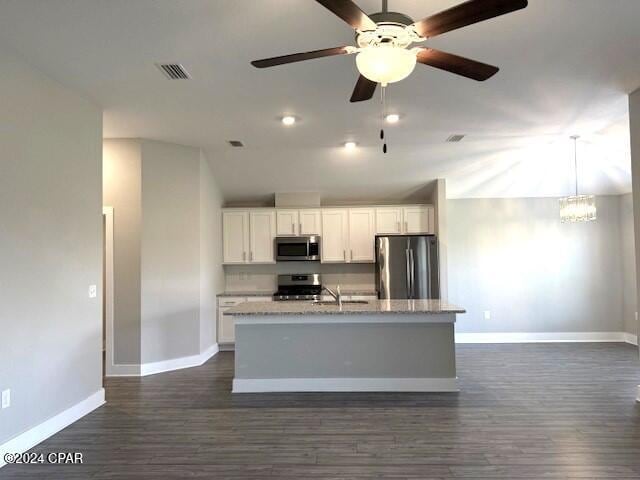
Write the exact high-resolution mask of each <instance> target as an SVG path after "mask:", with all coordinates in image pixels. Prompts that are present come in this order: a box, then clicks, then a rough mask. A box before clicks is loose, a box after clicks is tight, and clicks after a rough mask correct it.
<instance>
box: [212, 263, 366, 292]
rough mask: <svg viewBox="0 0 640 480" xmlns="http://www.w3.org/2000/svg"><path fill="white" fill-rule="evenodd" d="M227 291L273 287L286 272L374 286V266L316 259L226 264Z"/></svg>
mask: <svg viewBox="0 0 640 480" xmlns="http://www.w3.org/2000/svg"><path fill="white" fill-rule="evenodd" d="M224 271H225V280H226V291H228V292H234V291H246V290H249V291H251V290H261V291H262V290H264V291H274V292H275V291H276V289H277V283H278V280H277V277H278V275H280V274H287V273H321V274H322V283H323V284H324V285H326V286H328V287H335V286H336V285H340V288H341V289H343V290H374V289H375V269H374V265H373V264H371V263H368V264H358V263H351V264H340V265H334V264H326V263H324V264H321V263H319V262H281V263H276V264H274V265H225V267H224Z"/></svg>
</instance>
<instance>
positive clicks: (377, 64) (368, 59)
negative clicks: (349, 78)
mask: <svg viewBox="0 0 640 480" xmlns="http://www.w3.org/2000/svg"><path fill="white" fill-rule="evenodd" d="M356 66H357V67H358V71H359V72H360V73H361V74H362V75H363V76H365V77H366V78H368V79H369V80H371V81H372V82H376V83H380V84H382V86H386V85H387V84H389V83H394V82H399V81H400V80H404V79H405V78H407V77H408V76H409V75H411V72H413V69H414V68H415V66H416V54H415V52H413V51H411V50H407V49H406V48H400V47H394V46H384V45H381V46H375V47H366V48H363V49H362V50H361V51H360V52H359V53H358V55H357V56H356Z"/></svg>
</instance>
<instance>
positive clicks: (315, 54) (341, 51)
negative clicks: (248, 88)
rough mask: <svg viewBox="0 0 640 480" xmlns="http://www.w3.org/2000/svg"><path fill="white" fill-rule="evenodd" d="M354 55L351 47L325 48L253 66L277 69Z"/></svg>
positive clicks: (256, 63)
mask: <svg viewBox="0 0 640 480" xmlns="http://www.w3.org/2000/svg"><path fill="white" fill-rule="evenodd" d="M349 53H352V52H351V51H350V49H349V47H334V48H325V49H323V50H313V51H311V52H302V53H292V54H291V55H282V56H281V57H273V58H263V59H262V60H254V61H253V62H251V65H253V66H254V67H257V68H266V67H275V66H276V65H284V64H287V63H294V62H302V61H304V60H312V59H314V58H322V57H331V56H334V55H347V54H349Z"/></svg>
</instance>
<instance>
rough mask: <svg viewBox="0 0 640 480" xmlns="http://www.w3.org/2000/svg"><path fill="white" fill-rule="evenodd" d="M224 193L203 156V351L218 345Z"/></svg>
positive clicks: (201, 322)
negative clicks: (218, 303) (215, 344)
mask: <svg viewBox="0 0 640 480" xmlns="http://www.w3.org/2000/svg"><path fill="white" fill-rule="evenodd" d="M222 204H223V199H222V194H221V193H220V189H219V188H218V185H217V184H216V182H215V179H214V177H213V173H212V171H211V168H210V165H209V162H208V159H207V158H206V157H205V156H204V154H202V153H201V154H200V351H201V352H203V351H205V350H206V349H207V348H209V347H210V346H211V345H213V344H214V343H216V325H217V322H216V318H217V309H216V307H217V305H216V294H217V293H219V292H221V291H223V290H224V286H225V285H224V270H223V269H222V231H221V228H222V227H221V226H222V210H221V209H222Z"/></svg>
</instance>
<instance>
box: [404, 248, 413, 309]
mask: <svg viewBox="0 0 640 480" xmlns="http://www.w3.org/2000/svg"><path fill="white" fill-rule="evenodd" d="M410 251H411V250H409V249H408V248H407V249H406V250H405V251H404V254H405V256H406V261H407V298H411V293H412V292H413V286H412V285H411V283H412V282H411V280H412V279H411V260H410V259H409V252H410Z"/></svg>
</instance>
